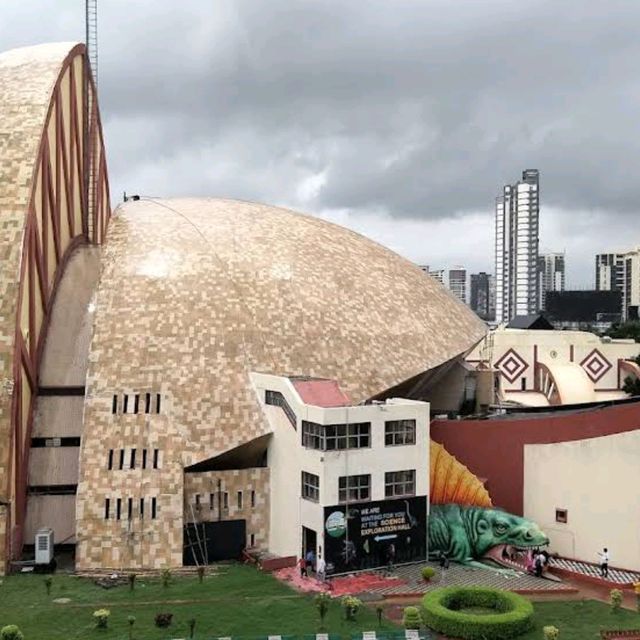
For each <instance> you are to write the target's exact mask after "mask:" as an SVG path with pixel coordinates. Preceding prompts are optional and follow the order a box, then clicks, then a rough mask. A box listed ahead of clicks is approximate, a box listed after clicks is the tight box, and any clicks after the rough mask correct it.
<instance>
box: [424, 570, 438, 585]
mask: <svg viewBox="0 0 640 640" xmlns="http://www.w3.org/2000/svg"><path fill="white" fill-rule="evenodd" d="M435 575H436V570H435V569H434V568H433V567H422V577H423V578H424V579H425V580H426V581H427V582H428V581H429V580H431V578H433V576H435Z"/></svg>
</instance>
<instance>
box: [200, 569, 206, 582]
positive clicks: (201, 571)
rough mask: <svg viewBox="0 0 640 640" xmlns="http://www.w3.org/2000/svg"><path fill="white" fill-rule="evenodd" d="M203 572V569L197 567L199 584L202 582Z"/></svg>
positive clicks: (204, 570)
mask: <svg viewBox="0 0 640 640" xmlns="http://www.w3.org/2000/svg"><path fill="white" fill-rule="evenodd" d="M205 572H206V568H205V567H198V580H199V581H200V584H202V581H203V580H204V574H205Z"/></svg>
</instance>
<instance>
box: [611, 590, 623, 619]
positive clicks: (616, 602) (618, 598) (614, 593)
mask: <svg viewBox="0 0 640 640" xmlns="http://www.w3.org/2000/svg"><path fill="white" fill-rule="evenodd" d="M609 602H610V603H611V611H612V612H613V613H617V612H618V611H620V607H621V606H622V591H620V589H611V591H610V592H609Z"/></svg>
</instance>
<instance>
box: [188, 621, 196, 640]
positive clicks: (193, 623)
mask: <svg viewBox="0 0 640 640" xmlns="http://www.w3.org/2000/svg"><path fill="white" fill-rule="evenodd" d="M195 630H196V619H195V618H191V620H189V637H190V638H193V634H194V632H195Z"/></svg>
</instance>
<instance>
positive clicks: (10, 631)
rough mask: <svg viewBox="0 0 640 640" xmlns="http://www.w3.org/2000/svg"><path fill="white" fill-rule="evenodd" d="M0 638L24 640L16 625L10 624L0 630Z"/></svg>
mask: <svg viewBox="0 0 640 640" xmlns="http://www.w3.org/2000/svg"><path fill="white" fill-rule="evenodd" d="M0 638H2V640H23V639H24V636H23V635H22V631H20V629H19V628H18V627H17V626H16V625H15V624H8V625H7V626H6V627H2V629H0Z"/></svg>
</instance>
